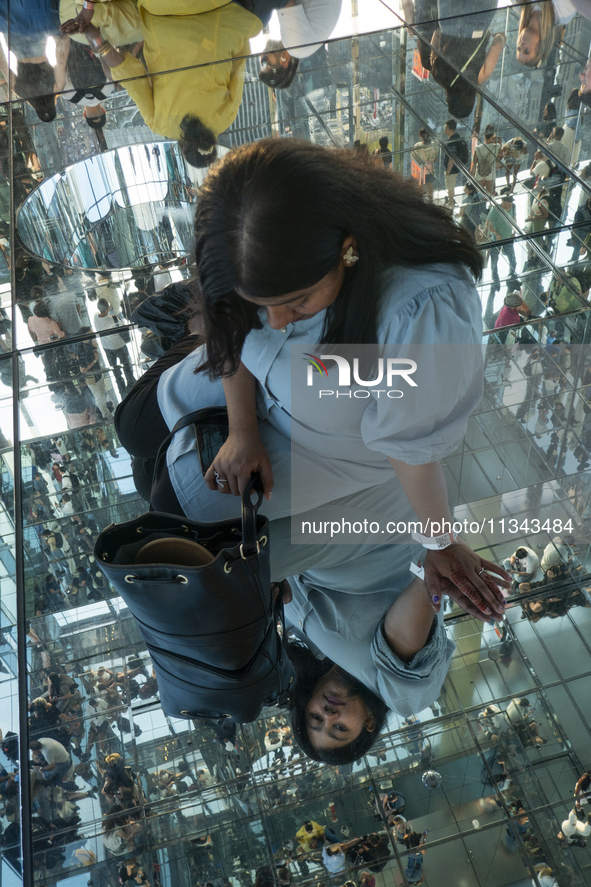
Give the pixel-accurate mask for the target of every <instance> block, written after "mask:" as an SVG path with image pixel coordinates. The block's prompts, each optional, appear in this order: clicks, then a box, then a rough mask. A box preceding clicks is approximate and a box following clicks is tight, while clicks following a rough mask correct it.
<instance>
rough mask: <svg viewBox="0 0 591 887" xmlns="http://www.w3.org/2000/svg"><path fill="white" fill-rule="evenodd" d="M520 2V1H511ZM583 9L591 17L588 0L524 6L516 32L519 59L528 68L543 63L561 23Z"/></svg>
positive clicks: (554, 1) (555, 0)
mask: <svg viewBox="0 0 591 887" xmlns="http://www.w3.org/2000/svg"><path fill="white" fill-rule="evenodd" d="M512 2H517V0H512ZM577 12H580V13H581V15H583V16H585V18H591V3H590V2H589V0H575V2H572V0H545V2H542V3H527V4H524V5H523V6H521V14H520V16H519V30H518V34H517V61H518V62H519V63H520V64H522V65H527V67H528V68H539V67H540V66H541V65H543V64H544V62H545V61H546V59H547V58H548V56H549V55H550V52H551V51H552V47H553V46H554V42H555V40H556V36H557V29H558V28H559V26H560V25H566V24H568V22H570V21H571V19H573V18H574V17H575V15H576V14H577Z"/></svg>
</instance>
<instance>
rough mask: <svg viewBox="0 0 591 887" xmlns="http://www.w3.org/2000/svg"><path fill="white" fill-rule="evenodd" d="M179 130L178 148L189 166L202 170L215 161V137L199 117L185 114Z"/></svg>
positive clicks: (216, 154)
mask: <svg viewBox="0 0 591 887" xmlns="http://www.w3.org/2000/svg"><path fill="white" fill-rule="evenodd" d="M180 128H181V137H180V139H179V148H180V149H181V151H182V153H183V157H184V158H185V160H186V161H187V163H188V164H189V165H190V166H194V167H195V168H196V169H203V168H204V167H206V166H210V164H212V163H213V162H214V160H217V156H218V152H217V148H216V137H215V135H214V134H213V132H212V131H211V129H208V128H207V126H206V125H205V124H204V123H203V121H202V120H201V119H200V118H199V117H195V116H193V115H191V114H185V116H184V117H183V119H182V120H181V127H180Z"/></svg>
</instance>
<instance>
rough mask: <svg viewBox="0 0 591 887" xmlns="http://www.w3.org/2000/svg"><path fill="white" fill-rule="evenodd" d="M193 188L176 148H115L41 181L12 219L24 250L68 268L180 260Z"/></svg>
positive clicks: (171, 144)
mask: <svg viewBox="0 0 591 887" xmlns="http://www.w3.org/2000/svg"><path fill="white" fill-rule="evenodd" d="M194 202H195V190H194V187H193V185H192V182H191V180H190V178H189V177H188V175H187V172H186V166H185V162H184V160H183V157H182V155H181V152H180V150H179V148H178V146H177V144H176V142H152V143H148V144H144V145H129V146H128V147H125V148H115V149H114V150H112V151H106V152H105V153H104V154H98V155H96V156H94V157H88V158H87V159H86V160H81V161H79V162H78V163H74V164H72V165H71V166H68V167H66V169H65V170H64V171H63V172H60V173H56V174H55V175H52V176H50V177H49V178H47V179H45V180H44V181H43V182H41V184H40V185H39V186H38V187H37V188H36V189H35V190H34V191H33V192H32V193H31V194H29V196H28V197H27V199H26V200H25V202H24V204H23V205H22V206H21V208H20V210H19V213H18V221H17V225H18V231H19V234H20V236H21V238H22V241H23V243H24V244H25V246H26V247H27V249H28V250H30V252H31V253H32V254H33V255H35V256H39V257H40V258H43V259H46V260H48V261H50V262H52V263H53V262H56V263H59V264H60V265H66V266H69V267H75V268H87V269H103V270H108V269H112V268H136V267H138V266H142V265H152V264H159V263H162V262H166V261H170V260H171V259H174V258H178V257H181V256H185V255H187V253H188V252H189V249H190V244H191V234H192V215H193V211H192V204H193V203H194Z"/></svg>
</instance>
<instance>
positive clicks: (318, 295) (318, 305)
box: [238, 236, 356, 330]
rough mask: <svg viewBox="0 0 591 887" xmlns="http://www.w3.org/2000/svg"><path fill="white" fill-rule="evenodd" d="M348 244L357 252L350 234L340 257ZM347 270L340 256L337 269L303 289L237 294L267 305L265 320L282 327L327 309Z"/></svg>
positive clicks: (279, 328) (333, 299) (270, 324)
mask: <svg viewBox="0 0 591 887" xmlns="http://www.w3.org/2000/svg"><path fill="white" fill-rule="evenodd" d="M351 246H352V247H353V252H356V245H355V240H354V238H353V237H351V236H349V237H347V238H346V239H345V241H344V243H343V246H342V249H341V256H342V255H344V253H345V252H347V250H348V249H349V247H351ZM347 270H348V268H347V267H346V266H345V263H344V260H343V259H342V258H341V261H340V262H339V266H338V268H336V269H335V270H334V271H330V272H329V273H328V274H327V275H326V276H325V277H323V278H322V280H319V281H318V283H315V284H314V285H313V286H309V287H307V288H306V289H303V290H297V291H296V292H293V293H286V294H285V295H284V296H275V297H274V298H271V299H252V298H250V296H245V295H242V293H240V291H238V295H240V296H241V297H242V298H243V299H246V301H248V302H253V303H254V304H255V305H260V306H261V307H263V308H266V310H267V323H268V324H269V326H270V327H271V329H274V330H281V329H283V327H285V326H287V324H288V323H297V322H298V320H308V319H309V318H310V317H314V315H315V314H319V312H320V311H323V310H324V309H325V308H328V306H329V305H332V303H333V302H334V301H335V299H336V297H337V296H338V294H339V293H340V291H341V288H342V286H343V282H344V280H345V274H346V273H347Z"/></svg>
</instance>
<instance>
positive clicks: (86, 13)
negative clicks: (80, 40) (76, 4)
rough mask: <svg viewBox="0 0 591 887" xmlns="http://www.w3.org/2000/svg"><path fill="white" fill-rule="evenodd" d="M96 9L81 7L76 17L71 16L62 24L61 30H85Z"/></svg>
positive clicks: (69, 31)
mask: <svg viewBox="0 0 591 887" xmlns="http://www.w3.org/2000/svg"><path fill="white" fill-rule="evenodd" d="M93 15H94V9H81V10H80V12H79V13H78V15H77V16H76V18H70V19H68V21H67V22H64V23H63V24H62V25H60V31H62V33H64V34H71V33H72V32H73V31H80V32H82V31H85V30H86V28H87V27H88V26H89V24H90V23H91V21H92V17H93Z"/></svg>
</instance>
